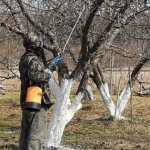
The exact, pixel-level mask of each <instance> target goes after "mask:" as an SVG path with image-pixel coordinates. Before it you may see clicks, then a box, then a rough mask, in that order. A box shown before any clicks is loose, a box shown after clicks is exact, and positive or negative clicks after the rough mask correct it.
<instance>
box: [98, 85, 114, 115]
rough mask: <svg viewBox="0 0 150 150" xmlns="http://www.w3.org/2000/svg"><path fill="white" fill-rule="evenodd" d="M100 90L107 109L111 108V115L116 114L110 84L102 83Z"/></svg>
mask: <svg viewBox="0 0 150 150" xmlns="http://www.w3.org/2000/svg"><path fill="white" fill-rule="evenodd" d="M99 91H100V94H101V96H102V98H103V101H104V103H105V105H106V107H107V109H108V110H109V113H110V116H114V115H115V105H114V102H113V101H112V99H111V97H110V93H109V88H108V84H107V83H104V84H102V85H101V86H100V88H99Z"/></svg>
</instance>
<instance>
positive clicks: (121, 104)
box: [115, 83, 131, 120]
mask: <svg viewBox="0 0 150 150" xmlns="http://www.w3.org/2000/svg"><path fill="white" fill-rule="evenodd" d="M130 96H131V87H130V84H129V83H128V84H127V86H126V87H125V88H124V89H123V91H122V93H121V95H120V96H119V97H118V100H117V106H116V113H115V119H116V120H121V119H125V118H124V117H123V116H121V115H122V113H123V111H124V110H125V107H126V105H127V102H128V100H129V99H130Z"/></svg>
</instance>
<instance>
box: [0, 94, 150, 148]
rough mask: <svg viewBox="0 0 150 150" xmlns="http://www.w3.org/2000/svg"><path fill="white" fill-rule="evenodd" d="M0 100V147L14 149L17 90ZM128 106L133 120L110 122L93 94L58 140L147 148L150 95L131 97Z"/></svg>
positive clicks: (94, 145) (90, 145) (149, 143)
mask: <svg viewBox="0 0 150 150" xmlns="http://www.w3.org/2000/svg"><path fill="white" fill-rule="evenodd" d="M113 98H114V99H115V97H113ZM0 101H1V103H0V110H1V116H0V149H4V150H8V149H9V150H17V149H18V148H17V146H18V139H19V133H20V119H21V116H20V114H21V110H20V107H19V93H6V95H3V96H0ZM132 107H133V110H132V117H133V121H130V120H127V121H115V122H111V121H109V120H107V117H108V114H107V110H106V109H105V107H104V104H103V102H102V99H101V98H100V96H99V95H96V100H95V101H92V102H83V108H82V109H81V110H79V111H78V112H77V113H76V114H75V116H74V118H73V119H72V120H71V122H70V123H69V124H68V125H67V126H66V129H65V132H64V135H63V138H62V144H63V145H69V146H71V147H74V148H78V149H87V150H103V149H114V150H120V149H122V150H125V149H126V150H127V149H128V150H131V149H135V150H137V149H139V150H148V149H150V110H149V108H150V97H142V98H140V97H133V99H132ZM130 108H131V106H130V103H128V106H127V109H126V111H125V114H124V115H125V116H126V117H128V118H129V119H130V118H131V109H130ZM51 111H52V109H51V110H50V111H49V116H50V115H51Z"/></svg>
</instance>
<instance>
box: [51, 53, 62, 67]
mask: <svg viewBox="0 0 150 150" xmlns="http://www.w3.org/2000/svg"><path fill="white" fill-rule="evenodd" d="M61 60H62V56H61V54H58V55H57V56H56V57H55V58H54V59H53V60H52V61H51V65H55V66H56V65H58V64H59V63H60V61H61Z"/></svg>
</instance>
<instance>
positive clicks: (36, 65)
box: [19, 34, 60, 150]
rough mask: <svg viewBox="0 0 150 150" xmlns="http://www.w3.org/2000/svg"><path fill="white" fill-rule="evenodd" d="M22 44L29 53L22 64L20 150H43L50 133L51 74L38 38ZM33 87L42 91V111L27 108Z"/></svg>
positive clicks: (26, 53)
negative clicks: (49, 85) (28, 91)
mask: <svg viewBox="0 0 150 150" xmlns="http://www.w3.org/2000/svg"><path fill="white" fill-rule="evenodd" d="M23 44H24V47H25V49H26V52H25V53H24V54H23V55H22V57H21V59H20V64H19V71H20V79H21V94H20V102H21V107H22V123H21V134H20V141H19V147H20V150H41V147H42V142H43V139H44V136H45V132H46V129H47V124H46V122H47V109H48V108H50V106H51V105H52V103H51V101H50V99H49V97H50V91H49V88H48V81H49V79H50V77H51V70H50V69H48V68H46V67H45V64H44V61H45V60H44V55H43V54H44V51H43V48H42V46H43V44H42V42H41V40H40V39H39V38H38V37H37V36H35V35H33V34H31V35H30V36H28V37H27V38H25V39H24V42H23ZM58 61H60V59H57V60H56V62H55V63H56V64H57V63H58ZM30 86H38V87H40V88H41V89H42V93H43V94H42V100H41V108H40V110H36V109H26V107H25V106H26V96H27V89H28V87H30Z"/></svg>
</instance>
